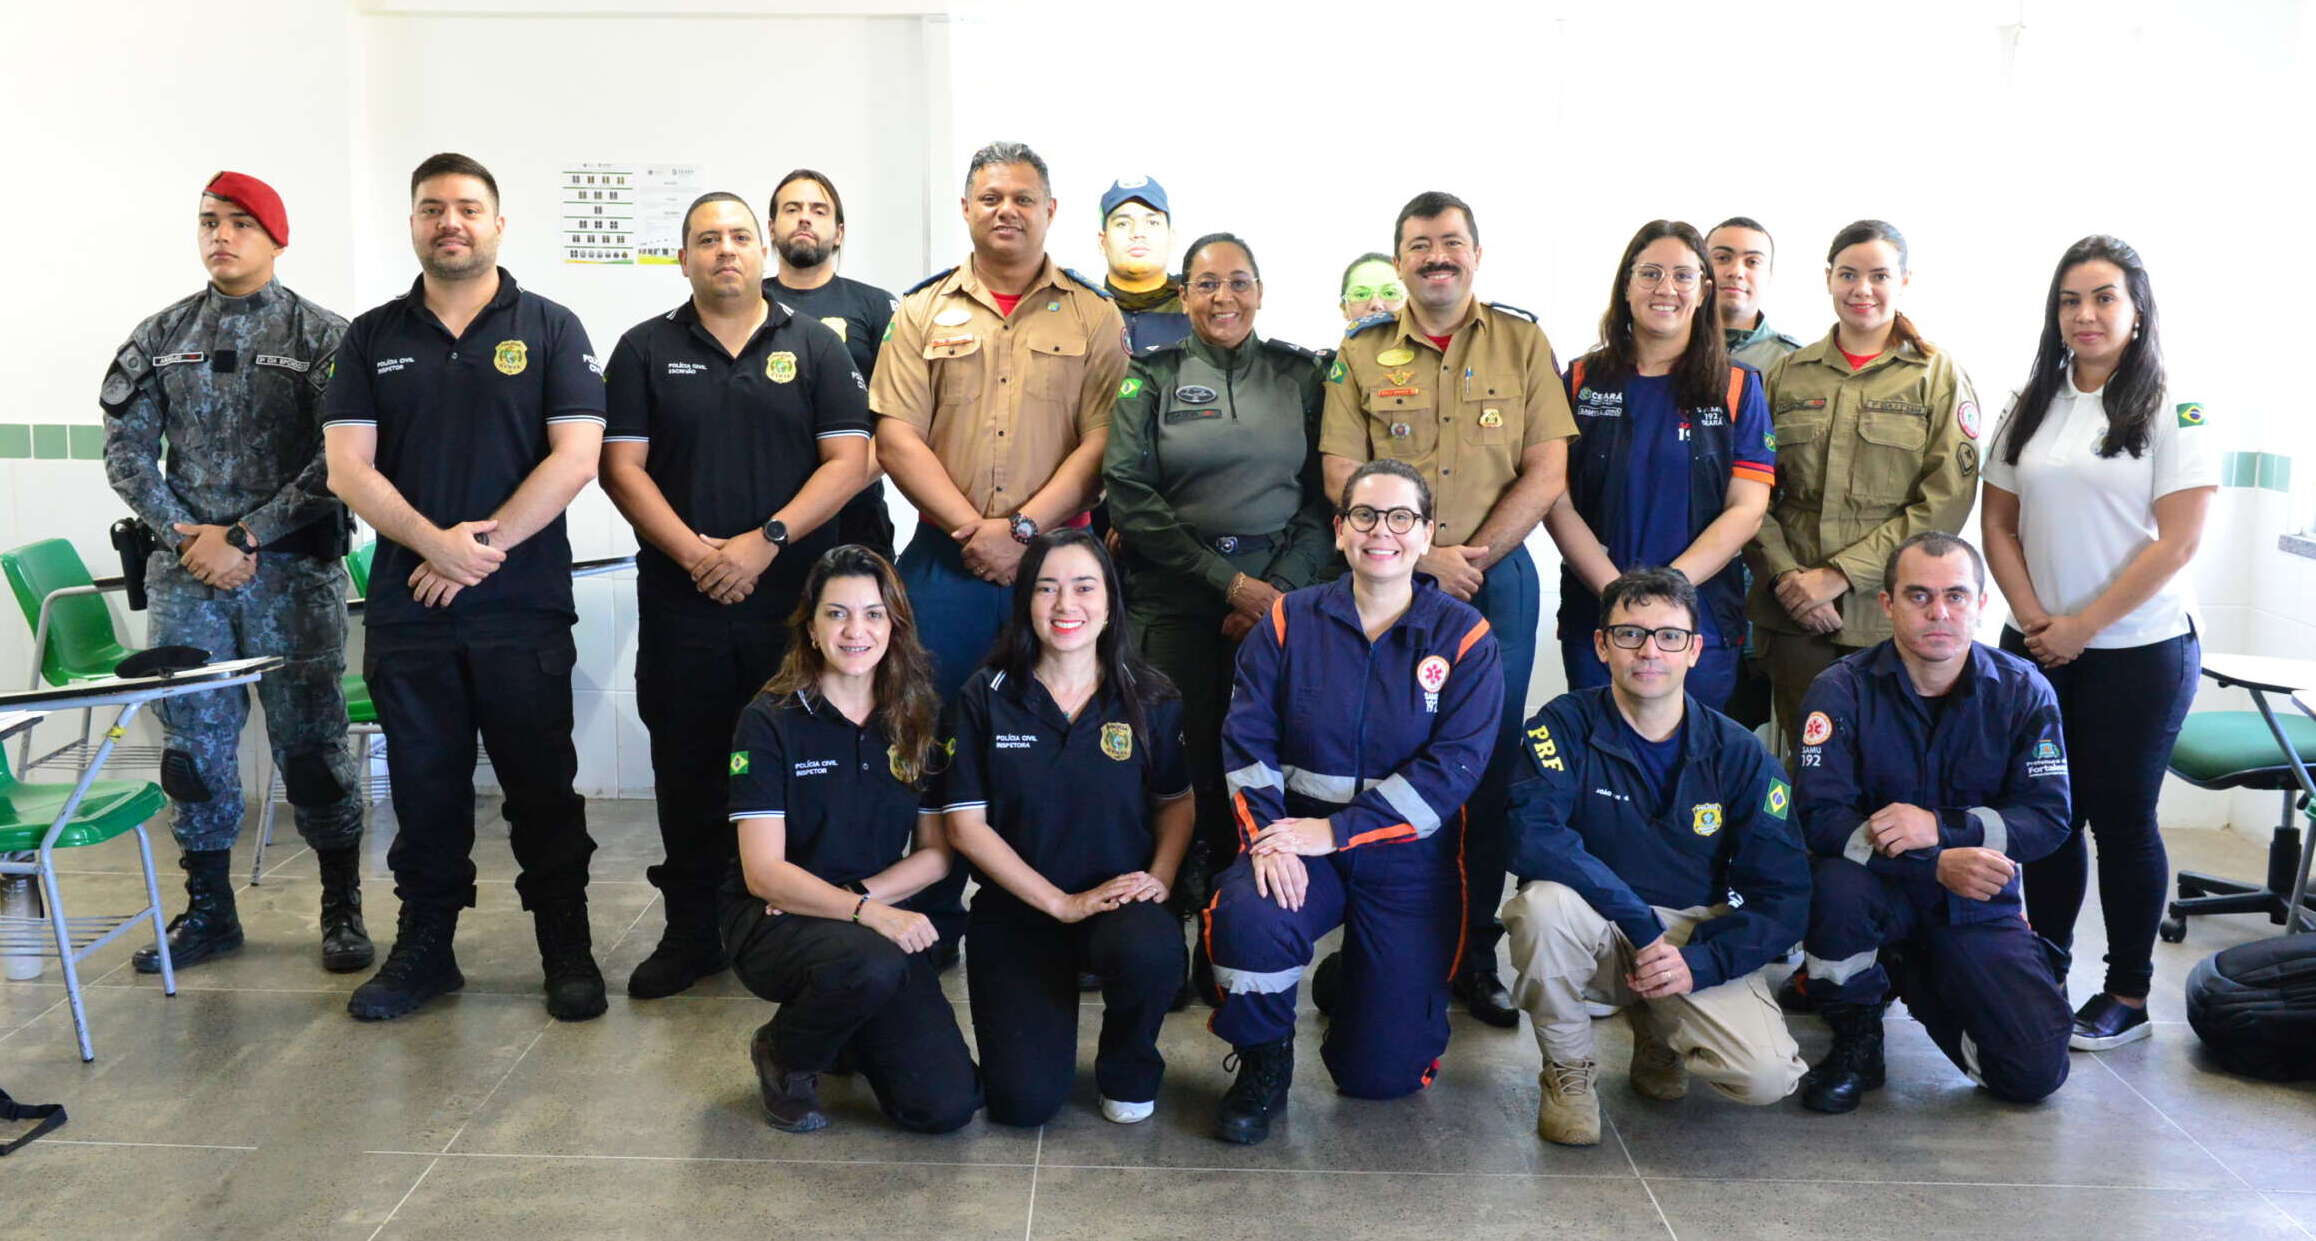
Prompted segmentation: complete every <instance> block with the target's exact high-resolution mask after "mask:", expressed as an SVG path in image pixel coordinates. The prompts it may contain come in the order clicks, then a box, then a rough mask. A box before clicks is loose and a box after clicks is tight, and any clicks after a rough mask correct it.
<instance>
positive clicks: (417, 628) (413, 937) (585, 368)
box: [323, 152, 604, 1021]
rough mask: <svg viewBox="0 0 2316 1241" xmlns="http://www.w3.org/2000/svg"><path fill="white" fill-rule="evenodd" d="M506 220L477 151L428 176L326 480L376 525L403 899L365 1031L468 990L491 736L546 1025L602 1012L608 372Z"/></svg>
mask: <svg viewBox="0 0 2316 1241" xmlns="http://www.w3.org/2000/svg"><path fill="white" fill-rule="evenodd" d="M505 229H506V220H505V218H504V217H502V216H501V215H500V214H499V186H498V182H497V180H495V179H494V178H493V177H492V176H491V174H490V170H489V169H487V168H485V167H483V166H482V165H481V164H479V163H477V162H475V161H474V160H473V159H470V158H468V157H467V156H464V155H457V154H451V153H447V152H446V153H444V154H440V155H434V156H430V157H428V158H427V159H426V160H425V162H423V163H421V164H419V165H418V167H417V169H416V170H415V171H413V172H412V173H411V174H410V244H411V248H412V249H414V250H416V251H417V254H418V264H419V267H420V268H421V269H422V272H421V274H420V275H419V277H418V279H417V280H416V281H414V282H412V284H411V286H410V290H409V291H408V292H406V293H403V294H401V295H399V296H397V297H395V298H394V300H392V301H390V302H387V303H386V304H385V305H383V306H379V307H377V308H376V309H373V310H371V311H369V312H367V313H365V314H363V315H362V316H361V317H360V318H358V319H356V320H354V322H353V325H352V326H351V327H349V328H347V330H346V339H345V343H344V344H343V345H342V346H341V347H340V348H339V351H338V375H337V378H336V379H335V380H334V381H333V382H332V383H331V384H330V391H329V401H328V405H327V416H326V417H325V419H324V420H323V434H324V435H325V437H326V441H327V450H328V453H329V463H330V490H331V491H334V492H336V493H337V494H338V496H339V498H340V499H343V500H344V501H345V502H346V503H347V505H348V506H350V507H351V508H352V509H353V510H354V511H355V512H356V513H359V514H361V516H362V519H363V520H365V521H367V522H369V523H370V524H371V525H372V526H373V527H375V528H376V529H377V531H378V536H379V537H378V556H377V561H376V564H375V565H374V566H373V568H372V569H371V576H370V598H369V603H368V606H367V608H366V609H365V613H364V617H363V621H364V624H365V626H366V630H365V632H366V634H367V640H366V649H365V651H364V653H363V660H362V675H363V677H364V678H365V679H366V680H368V682H369V685H370V695H371V698H372V699H373V700H374V701H375V702H376V703H377V704H378V718H379V721H380V722H381V723H383V724H384V725H385V726H386V741H387V744H388V745H389V746H390V747H391V749H392V757H391V759H390V761H389V765H388V771H389V772H390V774H391V779H392V782H393V790H394V818H395V822H396V823H397V824H398V825H399V830H398V832H397V834H396V836H395V838H394V847H393V849H392V850H390V851H389V852H388V853H387V855H386V864H387V865H388V866H390V867H392V868H393V870H394V892H395V895H396V896H398V897H400V898H401V900H402V910H401V913H400V914H399V915H398V917H397V919H396V926H395V934H394V949H393V951H392V952H390V953H389V954H387V958H386V964H385V965H383V966H380V967H379V969H378V972H377V973H376V974H375V975H372V976H371V978H370V980H369V981H368V982H365V983H363V984H362V985H361V986H360V987H358V988H356V989H355V991H354V994H353V995H352V996H351V997H349V998H348V999H347V1002H346V1011H347V1012H349V1013H351V1014H352V1015H353V1016H354V1017H355V1018H356V1019H358V1020H362V1021H383V1020H387V1019H389V1018H394V1017H401V1016H404V1015H406V1014H408V1013H412V1012H416V1011H417V1010H418V1008H419V1007H420V1006H421V1005H423V1004H425V1003H426V1002H427V1001H428V1000H430V999H433V998H434V997H436V996H438V995H442V994H444V993H446V992H451V991H456V990H458V989H459V988H460V987H463V986H465V985H466V977H465V975H463V974H461V973H459V970H458V958H457V956H456V955H455V954H454V953H453V952H452V948H451V941H452V938H453V936H454V935H455V934H456V932H457V929H458V913H459V910H461V909H463V908H467V907H470V906H472V905H473V904H474V903H475V866H474V859H473V856H472V855H473V852H474V764H475V733H476V731H477V730H478V729H479V730H480V732H481V733H482V740H483V744H484V745H485V746H487V747H489V749H490V756H491V766H492V768H493V770H494V771H495V772H496V774H497V776H498V781H499V787H500V788H501V789H502V790H503V792H504V797H505V804H504V808H503V810H502V813H503V814H504V815H505V816H506V820H507V824H508V827H509V834H510V842H511V843H512V845H513V846H514V852H515V860H516V862H517V863H519V864H520V865H521V867H522V873H521V874H520V875H518V876H517V877H516V879H515V894H516V896H517V897H518V898H520V899H521V901H522V905H523V908H525V909H527V910H529V911H530V912H531V917H532V922H533V930H534V931H535V933H536V936H537V940H538V945H539V960H540V964H541V967H542V972H543V973H544V974H545V976H546V993H547V994H546V998H547V1012H548V1014H549V1015H550V1016H552V1017H554V1018H555V1019H556V1020H558V1021H584V1020H586V1019H588V1018H591V1017H599V1016H601V1015H602V1014H603V1010H604V997H603V974H602V972H601V971H600V970H598V969H597V968H596V966H595V956H594V951H593V947H594V943H593V938H592V936H591V935H590V933H589V930H588V926H587V859H588V857H589V856H590V855H592V854H593V853H594V852H595V842H594V841H593V840H591V839H589V838H588V835H587V803H586V802H585V801H584V800H582V799H581V798H580V796H579V794H578V792H577V791H575V790H574V789H573V788H572V780H573V778H574V777H575V776H576V775H577V773H578V768H579V759H578V754H577V752H576V751H575V750H574V749H573V748H572V744H571V666H572V664H573V663H575V662H576V661H577V659H578V652H577V649H576V647H575V645H574V644H573V642H572V639H571V626H572V624H573V623H574V622H576V621H577V620H578V613H577V612H576V611H575V610H574V608H573V606H572V599H571V541H570V539H569V537H568V536H567V535H566V533H565V531H564V526H563V510H564V509H565V508H566V507H568V506H569V505H570V503H571V500H572V497H574V496H576V495H578V494H579V490H580V488H582V487H585V486H586V485H587V483H588V482H589V480H591V479H593V478H594V477H595V462H596V457H597V456H598V455H599V454H600V452H601V451H602V444H603V380H602V375H603V370H602V367H601V366H599V365H597V363H596V361H595V356H594V347H593V346H592V345H590V344H589V343H588V341H587V329H585V328H583V327H581V326H580V325H579V317H578V316H577V315H574V314H572V313H571V312H570V311H569V310H567V309H565V308H564V307H562V306H560V305H558V304H556V303H554V302H551V301H548V300H547V299H546V298H543V297H541V296H539V295H538V294H536V293H533V292H530V291H529V290H527V289H523V288H520V287H518V286H517V285H516V284H515V278H514V276H513V275H512V274H510V273H508V272H507V270H506V269H505V268H502V267H500V266H499V265H498V254H499V241H500V238H501V236H502V235H503V233H504V232H505Z"/></svg>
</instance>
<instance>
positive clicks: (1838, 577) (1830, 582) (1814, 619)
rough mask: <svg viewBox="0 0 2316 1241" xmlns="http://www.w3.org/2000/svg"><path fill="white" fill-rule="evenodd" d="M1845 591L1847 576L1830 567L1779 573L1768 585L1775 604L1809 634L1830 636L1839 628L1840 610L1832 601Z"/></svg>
mask: <svg viewBox="0 0 2316 1241" xmlns="http://www.w3.org/2000/svg"><path fill="white" fill-rule="evenodd" d="M1849 588H1850V579H1849V575H1848V574H1845V573H1843V572H1842V571H1841V570H1840V569H1836V568H1833V567H1831V566H1828V567H1826V568H1822V569H1794V570H1791V571H1790V572H1786V573H1781V574H1779V575H1778V577H1777V581H1776V582H1775V583H1773V584H1772V590H1773V591H1774V592H1775V593H1776V595H1777V602H1778V605H1779V606H1780V607H1783V608H1784V609H1785V612H1786V615H1788V616H1791V617H1792V618H1793V619H1794V622H1795V623H1796V624H1799V625H1800V626H1801V627H1802V628H1803V629H1806V630H1808V631H1809V632H1811V633H1833V632H1834V631H1836V630H1838V629H1840V628H1841V627H1842V614H1841V609H1839V608H1836V607H1835V606H1834V600H1836V599H1839V598H1841V597H1842V595H1843V593H1844V592H1846V591H1848V590H1849Z"/></svg>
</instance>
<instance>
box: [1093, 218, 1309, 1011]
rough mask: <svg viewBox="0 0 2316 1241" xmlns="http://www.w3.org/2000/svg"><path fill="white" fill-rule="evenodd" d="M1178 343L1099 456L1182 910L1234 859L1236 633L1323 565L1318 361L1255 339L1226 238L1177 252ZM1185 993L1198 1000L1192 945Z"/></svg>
mask: <svg viewBox="0 0 2316 1241" xmlns="http://www.w3.org/2000/svg"><path fill="white" fill-rule="evenodd" d="M1181 287H1182V302H1183V306H1184V307H1185V309H1186V310H1187V311H1188V313H1189V315H1190V336H1189V338H1188V339H1186V340H1183V341H1180V342H1178V343H1175V344H1171V345H1162V346H1160V347H1158V348H1157V349H1154V350H1148V351H1145V352H1143V353H1141V354H1139V355H1137V356H1136V357H1135V358H1134V360H1133V362H1132V363H1131V364H1130V365H1129V367H1128V368H1127V371H1126V379H1125V382H1124V383H1123V384H1121V385H1120V386H1119V389H1118V402H1117V404H1116V406H1115V407H1113V409H1112V410H1111V413H1110V443H1109V448H1108V450H1107V451H1106V452H1105V453H1104V455H1103V458H1102V477H1103V482H1104V483H1105V484H1106V486H1107V488H1108V492H1109V511H1110V524H1111V528H1112V529H1113V530H1115V531H1116V532H1117V536H1118V539H1119V546H1120V549H1121V554H1120V567H1121V568H1123V569H1124V570H1125V573H1126V581H1127V587H1128V589H1127V598H1128V599H1129V600H1131V605H1130V607H1131V615H1132V619H1133V622H1134V630H1135V633H1136V635H1137V637H1138V638H1139V640H1140V642H1141V647H1142V654H1143V656H1144V657H1145V658H1147V659H1148V660H1149V661H1150V662H1151V663H1152V664H1155V665H1156V666H1157V667H1158V670H1159V671H1161V672H1164V673H1165V674H1166V676H1167V678H1168V679H1169V680H1171V681H1173V682H1174V685H1175V687H1176V688H1177V689H1178V690H1180V691H1181V694H1182V737H1183V743H1184V745H1185V747H1186V748H1187V750H1188V755H1189V761H1190V776H1191V784H1192V786H1193V787H1194V788H1195V789H1196V790H1197V798H1198V812H1197V813H1198V830H1197V833H1196V836H1195V839H1194V842H1193V844H1192V846H1191V857H1190V860H1189V863H1188V864H1187V865H1186V866H1185V868H1184V870H1183V872H1182V882H1181V883H1180V884H1178V885H1177V887H1176V893H1175V909H1176V912H1177V913H1178V915H1179V916H1181V917H1184V918H1187V917H1189V916H1190V915H1191V914H1192V913H1194V912H1195V911H1196V910H1197V909H1199V908H1200V907H1201V906H1203V905H1204V904H1205V903H1206V896H1207V893H1208V891H1209V890H1210V881H1211V880H1212V878H1213V875H1214V873H1215V872H1216V871H1219V870H1221V869H1222V867H1223V866H1225V865H1227V864H1228V863H1229V861H1230V859H1231V858H1232V856H1234V855H1235V854H1236V853H1237V852H1238V846H1237V840H1236V836H1235V834H1234V833H1233V832H1232V830H1231V825H1230V809H1229V806H1228V804H1227V801H1226V800H1225V797H1224V795H1223V789H1222V757H1221V738H1222V713H1223V708H1224V706H1225V705H1226V704H1227V703H1228V702H1229V701H1230V677H1231V665H1232V664H1233V663H1234V662H1235V658H1236V654H1237V651H1238V643H1239V639H1241V638H1243V637H1244V636H1245V635H1246V632H1247V630H1249V629H1251V628H1253V626H1254V624H1255V622H1256V621H1257V620H1259V619H1260V618H1261V617H1262V616H1263V615H1264V614H1265V613H1267V612H1268V611H1269V610H1270V607H1271V605H1272V604H1273V603H1275V602H1277V601H1278V598H1279V595H1280V594H1281V593H1283V592H1285V591H1290V590H1298V589H1300V588H1302V587H1305V586H1308V585H1310V584H1311V583H1312V582H1313V581H1316V580H1317V579H1318V576H1319V573H1320V570H1321V569H1322V568H1324V567H1325V566H1326V565H1328V564H1329V563H1330V561H1331V560H1332V559H1333V554H1332V551H1333V549H1332V548H1331V547H1330V546H1329V545H1328V530H1327V518H1328V513H1329V505H1328V503H1327V497H1326V494H1325V491H1324V488H1323V487H1322V486H1321V484H1320V481H1319V478H1320V476H1319V458H1318V451H1317V448H1316V445H1317V443H1318V436H1319V431H1318V428H1319V411H1320V408H1321V405H1322V404H1323V402H1322V399H1321V395H1320V388H1319V382H1320V376H1321V373H1322V372H1321V368H1320V366H1319V364H1318V360H1317V358H1316V357H1315V356H1314V355H1313V354H1312V353H1311V352H1310V351H1309V350H1306V349H1302V348H1300V347H1298V346H1295V345H1290V344H1287V343H1286V342H1284V341H1277V340H1265V339H1263V338H1262V337H1260V336H1258V335H1256V334H1255V314H1256V312H1258V311H1260V310H1261V309H1262V304H1263V286H1262V272H1261V269H1260V268H1259V267H1258V266H1257V265H1256V263H1255V257H1254V252H1253V251H1252V250H1251V249H1249V248H1248V246H1247V244H1246V243H1245V242H1243V241H1241V240H1239V239H1238V238H1236V237H1233V236H1231V235H1230V234H1228V233H1212V234H1209V235H1207V236H1205V237H1201V238H1199V239H1198V240H1197V241H1194V242H1192V243H1191V244H1190V249H1189V251H1188V252H1187V253H1185V254H1184V255H1183V258H1182V286H1181ZM1192 958H1193V960H1192V971H1193V974H1194V975H1195V976H1196V982H1195V985H1194V986H1193V988H1192V990H1193V992H1195V993H1197V994H1210V993H1211V988H1210V987H1209V986H1208V985H1207V984H1206V981H1205V977H1204V975H1205V966H1206V960H1205V956H1204V954H1203V953H1200V952H1196V951H1193V953H1192Z"/></svg>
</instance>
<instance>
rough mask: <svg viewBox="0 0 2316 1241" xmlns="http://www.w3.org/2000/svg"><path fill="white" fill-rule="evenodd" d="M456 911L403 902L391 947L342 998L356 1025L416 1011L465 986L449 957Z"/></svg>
mask: <svg viewBox="0 0 2316 1241" xmlns="http://www.w3.org/2000/svg"><path fill="white" fill-rule="evenodd" d="M457 931H458V910H456V909H430V908H426V907H423V906H416V905H411V904H409V903H407V902H405V903H404V904H403V906H402V912H401V913H400V914H399V915H397V916H396V918H395V924H394V947H393V949H392V950H391V951H389V952H388V953H387V954H386V964H384V965H382V966H379V967H378V972H377V973H375V974H373V975H371V976H370V981H368V982H366V983H363V984H362V985H361V986H359V987H356V988H354V994H353V995H351V996H348V997H347V998H346V1011H347V1012H348V1013H350V1014H352V1015H353V1017H354V1019H355V1020H356V1021H389V1020H392V1019H393V1018H396V1017H405V1016H408V1015H409V1014H411V1013H414V1012H417V1011H418V1008H419V1006H420V1005H422V1004H424V1003H426V1002H427V1001H428V1000H431V999H433V998H434V997H436V996H438V995H447V994H449V993H450V992H453V991H456V990H458V989H459V988H460V987H463V986H465V985H466V975H464V974H461V973H459V972H458V958H457V957H456V956H455V955H453V954H452V952H451V947H450V941H451V937H452V936H453V935H455V934H456V933H457Z"/></svg>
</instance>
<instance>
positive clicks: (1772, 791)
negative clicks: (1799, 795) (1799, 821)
mask: <svg viewBox="0 0 2316 1241" xmlns="http://www.w3.org/2000/svg"><path fill="white" fill-rule="evenodd" d="M1792 804H1793V790H1792V789H1790V788H1787V787H1786V784H1785V781H1783V780H1778V779H1771V780H1770V782H1769V792H1768V794H1767V795H1766V796H1764V797H1763V798H1762V799H1761V813H1763V814H1766V815H1768V816H1769V817H1770V818H1773V819H1782V818H1784V817H1785V812H1786V810H1787V808H1788V807H1790V806H1791V805H1792Z"/></svg>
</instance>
